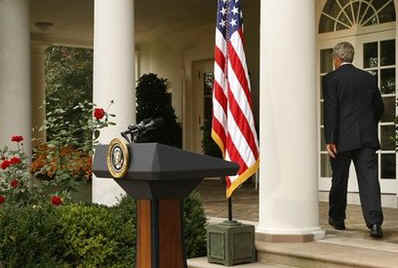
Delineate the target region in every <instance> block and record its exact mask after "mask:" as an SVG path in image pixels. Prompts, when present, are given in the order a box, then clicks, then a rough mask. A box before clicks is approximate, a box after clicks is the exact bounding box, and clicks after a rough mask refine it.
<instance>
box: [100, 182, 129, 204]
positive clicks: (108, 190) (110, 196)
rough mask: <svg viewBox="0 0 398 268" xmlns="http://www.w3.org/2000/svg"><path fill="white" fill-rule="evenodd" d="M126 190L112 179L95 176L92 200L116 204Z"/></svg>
mask: <svg viewBox="0 0 398 268" xmlns="http://www.w3.org/2000/svg"><path fill="white" fill-rule="evenodd" d="M125 195H126V192H125V191H124V190H123V189H122V188H121V187H120V186H119V185H118V184H117V183H116V182H115V181H114V180H112V179H109V178H106V179H104V178H97V177H95V176H93V184H92V202H93V203H96V204H101V205H106V206H114V205H117V204H118V203H119V201H120V199H122V198H123V196H125Z"/></svg>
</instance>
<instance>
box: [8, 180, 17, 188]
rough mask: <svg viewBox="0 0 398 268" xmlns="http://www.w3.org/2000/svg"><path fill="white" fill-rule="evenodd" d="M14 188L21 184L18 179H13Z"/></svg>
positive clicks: (12, 185)
mask: <svg viewBox="0 0 398 268" xmlns="http://www.w3.org/2000/svg"><path fill="white" fill-rule="evenodd" d="M10 185H11V187H12V188H14V189H15V188H17V187H18V186H19V181H18V180H17V179H13V180H12V181H11V183H10Z"/></svg>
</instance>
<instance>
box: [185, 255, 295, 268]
mask: <svg viewBox="0 0 398 268" xmlns="http://www.w3.org/2000/svg"><path fill="white" fill-rule="evenodd" d="M225 267H226V266H224V265H219V264H214V263H208V262H207V257H201V258H194V259H189V260H188V268H225ZM233 267H234V268H297V267H293V266H288V265H282V264H264V263H248V264H240V265H234V266H233Z"/></svg>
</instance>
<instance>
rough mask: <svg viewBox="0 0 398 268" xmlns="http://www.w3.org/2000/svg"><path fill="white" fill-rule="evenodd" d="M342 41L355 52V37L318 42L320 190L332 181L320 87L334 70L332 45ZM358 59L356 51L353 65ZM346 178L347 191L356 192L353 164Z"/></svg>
mask: <svg viewBox="0 0 398 268" xmlns="http://www.w3.org/2000/svg"><path fill="white" fill-rule="evenodd" d="M343 41H347V42H350V43H351V44H352V45H353V46H354V49H355V52H357V41H356V39H355V38H344V39H337V40H327V41H323V42H320V48H319V49H320V50H319V59H318V63H319V69H318V70H319V79H318V100H319V105H318V111H319V113H318V114H319V120H318V124H319V190H320V191H329V190H330V186H331V181H332V168H331V166H330V159H329V155H328V152H327V150H326V144H325V133H324V114H323V113H324V110H323V109H324V98H323V89H322V78H323V76H325V75H326V74H328V73H329V72H331V71H333V70H334V66H333V47H334V46H335V45H336V44H338V43H340V42H343ZM359 61H360V57H359V55H358V53H355V55H354V62H353V64H354V65H355V66H359V64H358V62H359ZM349 174H350V175H349V180H348V191H349V192H358V183H357V180H356V174H355V168H354V165H351V166H350V173H349Z"/></svg>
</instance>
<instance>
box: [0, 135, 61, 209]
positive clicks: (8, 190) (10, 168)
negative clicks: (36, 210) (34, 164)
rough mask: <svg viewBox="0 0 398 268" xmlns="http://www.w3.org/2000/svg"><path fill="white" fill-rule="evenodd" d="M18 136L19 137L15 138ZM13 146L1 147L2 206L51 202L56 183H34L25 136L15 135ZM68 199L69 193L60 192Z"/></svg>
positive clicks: (0, 197)
mask: <svg viewBox="0 0 398 268" xmlns="http://www.w3.org/2000/svg"><path fill="white" fill-rule="evenodd" d="M15 137H18V138H15ZM11 141H13V142H14V144H13V146H12V147H10V148H9V147H8V146H5V147H4V148H3V149H0V159H2V160H1V161H2V162H1V164H0V166H1V168H2V171H1V172H0V206H14V207H24V206H26V205H45V204H47V205H48V204H50V203H49V202H48V201H47V200H48V199H49V196H50V195H51V194H55V193H53V192H54V191H55V190H54V189H55V188H56V187H55V186H56V185H55V184H54V183H44V184H38V183H34V181H33V177H32V175H31V172H30V165H29V160H28V158H27V156H26V155H25V153H24V150H23V144H22V143H21V142H22V141H23V138H22V137H21V136H14V137H12V138H11ZM60 195H63V196H65V198H66V199H67V197H68V193H67V192H64V193H60Z"/></svg>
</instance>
